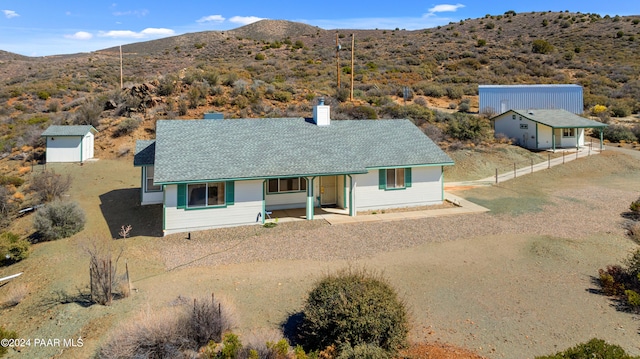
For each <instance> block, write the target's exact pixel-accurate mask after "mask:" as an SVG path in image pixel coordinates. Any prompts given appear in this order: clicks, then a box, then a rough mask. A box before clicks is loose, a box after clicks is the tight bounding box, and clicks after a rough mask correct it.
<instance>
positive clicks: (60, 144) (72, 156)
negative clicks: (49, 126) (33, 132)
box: [47, 136, 82, 162]
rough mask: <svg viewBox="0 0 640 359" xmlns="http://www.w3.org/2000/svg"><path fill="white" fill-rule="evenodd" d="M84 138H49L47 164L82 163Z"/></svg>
mask: <svg viewBox="0 0 640 359" xmlns="http://www.w3.org/2000/svg"><path fill="white" fill-rule="evenodd" d="M81 139H82V137H80V136H77V137H75V136H74V137H57V136H56V137H47V162H80V140H81Z"/></svg>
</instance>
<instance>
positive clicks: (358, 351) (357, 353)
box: [336, 344, 391, 359]
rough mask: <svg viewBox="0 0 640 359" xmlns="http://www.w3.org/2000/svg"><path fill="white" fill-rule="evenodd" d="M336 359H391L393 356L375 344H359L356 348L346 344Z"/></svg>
mask: <svg viewBox="0 0 640 359" xmlns="http://www.w3.org/2000/svg"><path fill="white" fill-rule="evenodd" d="M336 359H391V355H390V354H389V352H387V351H386V350H384V349H382V348H380V347H379V346H377V345H374V344H358V345H356V346H354V347H352V346H351V345H349V344H345V345H343V346H342V347H340V354H339V355H338V356H337V357H336Z"/></svg>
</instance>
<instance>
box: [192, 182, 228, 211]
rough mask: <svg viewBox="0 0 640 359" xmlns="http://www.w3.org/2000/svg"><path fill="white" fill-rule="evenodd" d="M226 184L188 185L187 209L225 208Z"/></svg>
mask: <svg viewBox="0 0 640 359" xmlns="http://www.w3.org/2000/svg"><path fill="white" fill-rule="evenodd" d="M224 194H225V193H224V182H211V183H196V184H190V185H187V207H190V208H195V207H212V206H224V205H225V198H224Z"/></svg>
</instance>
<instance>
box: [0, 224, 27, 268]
mask: <svg viewBox="0 0 640 359" xmlns="http://www.w3.org/2000/svg"><path fill="white" fill-rule="evenodd" d="M29 247H31V243H29V241H27V240H26V239H22V238H20V237H19V236H18V235H17V234H14V233H11V232H5V233H2V234H0V264H1V265H3V266H6V265H9V264H13V263H16V262H19V261H21V260H23V259H25V258H27V257H28V256H29Z"/></svg>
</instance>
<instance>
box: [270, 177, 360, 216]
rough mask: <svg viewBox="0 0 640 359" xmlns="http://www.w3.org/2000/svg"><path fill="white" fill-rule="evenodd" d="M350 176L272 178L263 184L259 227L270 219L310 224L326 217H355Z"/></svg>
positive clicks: (353, 183) (353, 184)
mask: <svg viewBox="0 0 640 359" xmlns="http://www.w3.org/2000/svg"><path fill="white" fill-rule="evenodd" d="M354 191H355V180H354V178H353V175H351V174H341V175H325V176H311V177H293V178H274V179H269V180H265V182H264V201H263V203H264V209H263V213H264V216H263V223H264V222H266V221H268V220H269V219H274V218H288V219H306V220H312V219H314V218H315V217H316V216H323V215H327V214H332V215H342V216H355V215H356V211H355V208H354V207H355V206H354V203H355V201H354Z"/></svg>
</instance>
